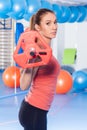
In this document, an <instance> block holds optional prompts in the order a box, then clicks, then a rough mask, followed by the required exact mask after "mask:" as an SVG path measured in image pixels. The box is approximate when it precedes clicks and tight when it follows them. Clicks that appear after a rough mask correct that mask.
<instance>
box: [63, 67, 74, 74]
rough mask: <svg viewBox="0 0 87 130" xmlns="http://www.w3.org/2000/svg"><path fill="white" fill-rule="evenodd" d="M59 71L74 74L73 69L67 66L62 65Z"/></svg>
mask: <svg viewBox="0 0 87 130" xmlns="http://www.w3.org/2000/svg"><path fill="white" fill-rule="evenodd" d="M61 69H63V70H66V71H68V72H69V73H70V74H71V75H72V74H73V73H74V72H75V68H73V67H72V66H69V65H62V66H61Z"/></svg>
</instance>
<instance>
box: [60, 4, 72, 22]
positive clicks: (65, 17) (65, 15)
mask: <svg viewBox="0 0 87 130" xmlns="http://www.w3.org/2000/svg"><path fill="white" fill-rule="evenodd" d="M70 15H71V11H70V8H69V7H67V6H62V15H61V17H60V18H59V19H58V22H59V23H65V22H68V20H69V18H70Z"/></svg>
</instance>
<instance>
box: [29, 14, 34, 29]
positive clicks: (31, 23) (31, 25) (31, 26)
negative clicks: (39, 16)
mask: <svg viewBox="0 0 87 130" xmlns="http://www.w3.org/2000/svg"><path fill="white" fill-rule="evenodd" d="M29 28H30V30H35V14H34V15H33V16H32V17H31V19H30V27H29Z"/></svg>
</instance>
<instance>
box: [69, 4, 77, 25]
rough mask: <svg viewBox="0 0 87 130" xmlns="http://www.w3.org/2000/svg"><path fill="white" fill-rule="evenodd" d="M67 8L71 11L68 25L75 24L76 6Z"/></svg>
mask: <svg viewBox="0 0 87 130" xmlns="http://www.w3.org/2000/svg"><path fill="white" fill-rule="evenodd" d="M69 8H70V10H71V15H70V18H69V21H68V22H70V23H73V22H76V21H77V18H78V16H79V10H78V8H77V7H76V6H70V7H69Z"/></svg>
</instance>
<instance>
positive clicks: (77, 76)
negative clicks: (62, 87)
mask: <svg viewBox="0 0 87 130" xmlns="http://www.w3.org/2000/svg"><path fill="white" fill-rule="evenodd" d="M72 77H73V88H74V89H75V90H82V89H85V88H87V74H86V73H84V72H83V71H81V70H78V71H75V72H74V73H73V74H72Z"/></svg>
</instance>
